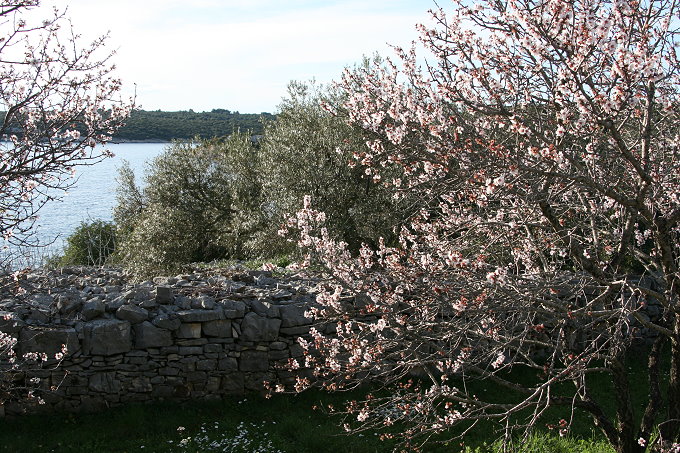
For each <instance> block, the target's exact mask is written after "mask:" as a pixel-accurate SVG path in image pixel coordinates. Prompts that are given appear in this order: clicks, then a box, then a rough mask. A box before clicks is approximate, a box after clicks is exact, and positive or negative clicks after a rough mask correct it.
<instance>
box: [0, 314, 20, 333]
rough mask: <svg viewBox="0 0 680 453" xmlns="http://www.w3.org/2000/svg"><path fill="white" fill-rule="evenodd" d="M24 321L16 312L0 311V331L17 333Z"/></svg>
mask: <svg viewBox="0 0 680 453" xmlns="http://www.w3.org/2000/svg"><path fill="white" fill-rule="evenodd" d="M24 325H26V323H25V322H24V321H23V320H22V319H21V317H20V316H19V315H18V314H17V313H11V312H8V311H0V332H4V333H10V334H11V333H19V331H21V329H22V327H23V326H24Z"/></svg>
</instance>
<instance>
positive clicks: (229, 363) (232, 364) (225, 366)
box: [217, 357, 238, 371]
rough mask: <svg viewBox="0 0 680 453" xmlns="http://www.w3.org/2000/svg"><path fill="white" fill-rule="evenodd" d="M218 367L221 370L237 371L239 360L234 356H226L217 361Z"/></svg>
mask: <svg viewBox="0 0 680 453" xmlns="http://www.w3.org/2000/svg"><path fill="white" fill-rule="evenodd" d="M217 368H218V369H219V370H221V371H236V370H238V361H237V360H236V359H235V358H233V357H224V358H223V359H220V360H219V362H218V363H217Z"/></svg>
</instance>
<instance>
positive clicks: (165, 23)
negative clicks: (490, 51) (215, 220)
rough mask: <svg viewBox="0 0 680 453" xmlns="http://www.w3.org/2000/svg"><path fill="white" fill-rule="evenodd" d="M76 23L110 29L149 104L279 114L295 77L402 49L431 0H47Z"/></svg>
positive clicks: (86, 33) (325, 75)
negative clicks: (66, 11)
mask: <svg viewBox="0 0 680 453" xmlns="http://www.w3.org/2000/svg"><path fill="white" fill-rule="evenodd" d="M51 5H56V6H57V7H58V8H60V9H63V8H68V16H70V17H71V20H72V22H73V26H74V29H75V30H76V31H77V32H78V33H81V34H82V35H83V38H86V39H93V38H95V37H97V36H100V35H102V34H104V33H106V32H107V31H109V32H110V39H109V43H108V46H109V48H110V49H116V56H115V60H114V61H115V63H116V65H117V68H118V71H117V74H118V76H119V77H120V78H122V80H123V83H124V84H125V86H126V87H127V89H128V90H130V91H132V89H133V88H134V87H136V93H137V100H136V102H137V104H138V106H139V107H140V108H143V109H145V110H157V109H160V110H170V111H174V110H189V109H193V110H194V111H197V112H198V111H209V110H212V109H215V108H224V109H229V110H232V111H239V112H241V113H260V112H275V111H276V108H277V105H278V104H279V103H280V101H281V99H282V97H284V96H285V94H286V86H287V85H288V83H289V81H291V80H300V81H308V80H311V79H315V80H317V81H319V82H324V83H325V82H330V81H332V80H338V79H339V78H340V75H341V74H342V70H343V69H344V68H345V67H346V66H352V65H354V64H355V63H358V62H360V61H361V59H362V56H363V55H372V54H373V53H374V52H378V53H380V54H381V55H382V56H390V55H393V51H392V49H391V48H390V47H389V45H388V44H394V45H399V46H403V47H408V46H409V45H410V42H411V41H413V40H415V39H417V37H418V34H417V32H416V30H415V25H416V24H417V23H425V24H427V23H429V22H430V18H429V14H428V13H427V11H428V9H430V8H432V7H433V6H434V3H433V1H432V0H325V1H324V0H44V1H43V6H47V7H49V6H51Z"/></svg>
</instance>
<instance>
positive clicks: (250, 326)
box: [241, 312, 281, 341]
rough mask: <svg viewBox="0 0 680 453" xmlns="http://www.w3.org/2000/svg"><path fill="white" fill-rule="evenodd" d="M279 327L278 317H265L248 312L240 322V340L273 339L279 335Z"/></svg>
mask: <svg viewBox="0 0 680 453" xmlns="http://www.w3.org/2000/svg"><path fill="white" fill-rule="evenodd" d="M280 327H281V320H280V319H272V318H265V317H263V316H259V315H257V314H255V313H253V312H250V313H248V314H247V315H245V317H244V318H243V322H242V323H241V340H244V341H275V340H276V339H277V338H278V336H279V328H280Z"/></svg>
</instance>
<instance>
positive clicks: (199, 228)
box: [114, 133, 262, 276]
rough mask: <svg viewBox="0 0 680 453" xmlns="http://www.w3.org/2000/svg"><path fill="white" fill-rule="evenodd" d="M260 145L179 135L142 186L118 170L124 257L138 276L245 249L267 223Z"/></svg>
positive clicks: (246, 139)
mask: <svg viewBox="0 0 680 453" xmlns="http://www.w3.org/2000/svg"><path fill="white" fill-rule="evenodd" d="M257 162H258V151H257V147H256V146H255V145H254V144H253V143H252V141H251V138H250V135H248V134H244V133H236V134H233V135H231V136H229V137H228V138H226V139H223V140H207V141H206V140H204V141H201V140H199V141H195V142H189V143H181V142H177V143H174V144H172V145H171V146H169V147H168V148H167V149H166V151H165V152H164V153H163V154H161V155H160V156H158V157H156V158H155V159H154V160H153V162H152V163H151V164H150V166H149V167H148V168H147V171H146V176H145V180H144V186H143V188H140V187H139V186H138V185H137V184H136V183H135V180H134V174H133V173H132V171H131V170H130V168H129V167H126V166H124V167H123V168H122V169H121V172H120V174H119V190H118V203H117V206H116V208H115V209H114V221H115V222H116V224H117V225H118V229H119V233H120V236H121V237H120V241H119V245H118V249H117V252H116V254H117V256H118V259H120V260H121V261H122V262H123V264H125V265H126V266H127V267H129V268H130V269H131V270H132V271H133V272H134V273H136V274H137V275H139V276H149V275H151V274H153V273H155V272H171V271H175V270H177V269H179V268H180V267H181V265H183V264H188V263H192V262H197V261H210V260H214V259H219V258H229V257H232V258H233V257H236V258H242V257H244V256H247V255H250V254H251V253H255V252H254V251H253V249H254V246H253V235H254V234H255V233H256V232H257V231H259V230H261V229H262V226H261V222H262V215H261V209H260V205H261V203H260V186H259V181H258V179H257V171H256V167H257Z"/></svg>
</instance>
